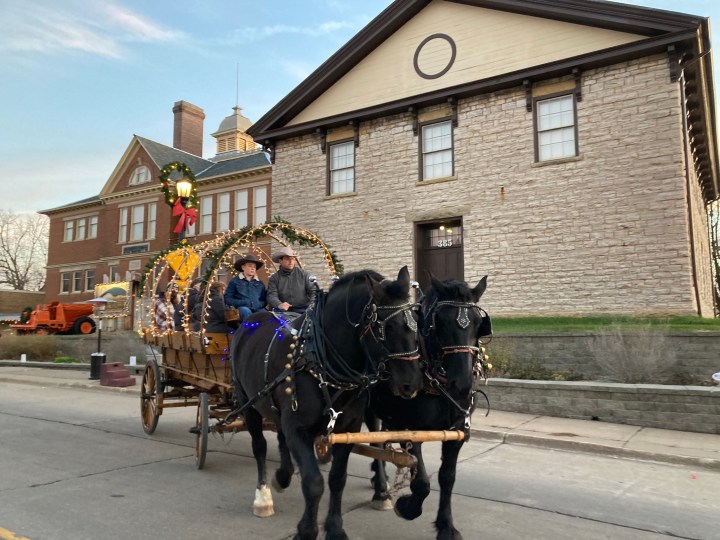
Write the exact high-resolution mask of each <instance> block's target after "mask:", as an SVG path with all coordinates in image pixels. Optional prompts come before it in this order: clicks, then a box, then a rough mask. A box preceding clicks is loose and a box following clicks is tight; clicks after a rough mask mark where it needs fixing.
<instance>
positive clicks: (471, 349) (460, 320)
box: [422, 300, 487, 372]
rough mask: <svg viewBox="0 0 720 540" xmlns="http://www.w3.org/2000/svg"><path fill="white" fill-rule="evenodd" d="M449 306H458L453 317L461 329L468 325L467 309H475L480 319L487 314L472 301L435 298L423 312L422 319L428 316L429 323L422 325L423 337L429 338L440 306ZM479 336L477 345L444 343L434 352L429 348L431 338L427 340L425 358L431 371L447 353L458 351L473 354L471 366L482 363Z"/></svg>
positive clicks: (438, 365)
mask: <svg viewBox="0 0 720 540" xmlns="http://www.w3.org/2000/svg"><path fill="white" fill-rule="evenodd" d="M445 306H450V307H456V308H458V316H457V318H456V319H455V321H456V322H457V324H458V326H459V327H460V328H462V329H463V330H464V329H465V328H467V327H468V326H469V325H470V317H469V316H468V310H473V311H475V312H476V313H477V314H478V316H479V317H480V318H481V319H482V318H483V317H486V316H487V313H486V312H485V310H484V309H482V308H481V307H480V306H478V305H477V304H475V303H473V302H458V301H455V300H440V301H438V300H436V301H435V302H434V303H433V304H432V305H431V306H430V308H429V309H428V310H427V313H426V314H424V317H423V320H427V319H428V318H429V320H430V324H429V325H427V326H426V325H423V328H422V336H423V337H424V338H426V339H427V338H430V337H431V335H432V333H433V330H434V329H435V328H436V327H437V325H436V324H435V317H436V316H437V312H438V310H439V309H440V308H441V307H445ZM480 339H481V338H480V336H478V338H477V340H478V345H477V346H475V345H467V344H465V343H463V344H461V345H444V346H441V347H440V351H439V353H436V352H435V351H433V350H430V348H431V347H432V345H433V344H432V340H428V343H426V348H427V349H428V351H427V360H428V361H429V363H430V368H431V370H432V371H433V372H436V371H437V370H438V369H439V368H440V367H441V366H440V364H441V363H442V362H441V360H442V358H443V357H445V356H447V355H449V354H459V353H467V354H470V355H472V356H474V360H473V366H476V365H478V364H480V365H481V367H482V363H483V355H482V354H481V353H482V352H484V351H482V347H481V341H480Z"/></svg>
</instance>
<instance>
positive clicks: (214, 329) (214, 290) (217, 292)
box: [205, 281, 232, 334]
mask: <svg viewBox="0 0 720 540" xmlns="http://www.w3.org/2000/svg"><path fill="white" fill-rule="evenodd" d="M224 293H225V284H224V283H221V282H220V281H215V282H214V283H212V284H211V285H210V294H209V296H208V301H207V318H206V319H205V331H206V332H210V333H218V334H219V333H225V334H227V333H229V332H231V331H232V328H230V327H229V326H228V324H227V322H226V320H225V301H224V300H223V294H224Z"/></svg>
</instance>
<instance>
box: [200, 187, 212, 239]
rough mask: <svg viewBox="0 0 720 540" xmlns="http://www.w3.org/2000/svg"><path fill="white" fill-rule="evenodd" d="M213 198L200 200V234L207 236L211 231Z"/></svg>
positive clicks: (207, 197)
mask: <svg viewBox="0 0 720 540" xmlns="http://www.w3.org/2000/svg"><path fill="white" fill-rule="evenodd" d="M212 220H213V198H212V195H208V196H206V197H201V198H200V234H209V233H211V232H213V230H212Z"/></svg>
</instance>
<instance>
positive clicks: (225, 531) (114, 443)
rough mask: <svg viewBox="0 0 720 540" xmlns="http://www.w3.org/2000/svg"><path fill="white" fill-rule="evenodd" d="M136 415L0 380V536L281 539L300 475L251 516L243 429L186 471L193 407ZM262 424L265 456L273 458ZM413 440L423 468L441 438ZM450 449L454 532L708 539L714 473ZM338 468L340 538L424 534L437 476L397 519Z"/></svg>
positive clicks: (475, 444)
mask: <svg viewBox="0 0 720 540" xmlns="http://www.w3.org/2000/svg"><path fill="white" fill-rule="evenodd" d="M138 413H139V399H138V396H137V395H135V394H130V393H120V392H118V393H114V392H99V391H93V390H86V389H74V388H62V387H55V388H42V387H35V386H29V385H23V384H14V383H7V382H2V383H0V433H2V438H1V440H2V443H1V444H0V538H1V539H3V540H5V539H6V538H13V536H14V537H19V538H29V539H31V540H56V539H57V540H65V539H73V540H75V539H89V540H95V539H115V538H118V539H120V538H122V539H140V540H141V539H151V538H152V539H165V538H168V539H170V538H172V539H184V538H188V539H195V538H219V539H224V538H228V539H229V538H233V539H238V538H239V539H245V538H247V539H251V538H252V539H255V538H263V539H273V540H274V539H277V540H284V539H288V538H292V535H293V532H294V528H295V523H296V522H297V520H298V519H299V516H300V513H301V510H302V496H301V493H300V489H299V482H298V480H299V479H298V478H296V479H294V481H293V484H292V485H291V487H290V488H289V489H288V490H286V492H284V493H282V494H277V493H276V494H274V499H275V509H276V515H275V516H274V517H271V518H266V519H261V518H257V517H254V516H253V515H252V513H251V503H252V499H253V495H254V487H255V476H256V475H255V463H254V460H253V459H252V454H251V449H250V440H249V437H248V436H247V435H246V434H244V433H238V434H236V435H235V436H234V437H226V438H225V440H223V439H220V438H217V439H212V438H211V440H210V444H209V453H208V456H207V461H206V466H205V469H203V470H201V471H198V470H196V468H195V465H194V455H193V453H194V436H193V435H191V434H190V433H188V428H189V427H190V426H192V425H193V424H194V421H195V409H194V408H184V409H168V410H166V411H164V413H163V415H162V416H161V417H160V421H159V424H158V429H157V431H156V432H155V434H153V435H152V436H148V435H145V433H144V432H143V431H142V428H141V425H140V420H139V414H138ZM268 435H269V437H270V445H269V446H270V454H269V457H270V459H271V460H277V451H276V450H275V445H274V441H273V435H272V434H268ZM424 449H425V454H426V462H427V464H428V469H429V471H430V472H431V473H432V474H433V475H434V474H435V473H436V472H437V469H438V466H439V463H440V459H439V444H437V443H427V444H425V445H424ZM461 458H462V462H461V463H460V464H459V467H458V481H457V484H456V487H455V494H454V497H453V503H454V516H455V522H456V526H457V527H458V529H460V530H461V532H462V533H463V534H464V537H465V539H466V540H473V539H480V538H483V539H515V538H537V539H577V538H584V539H604V538H607V539H610V538H612V539H626V538H627V539H635V538H639V539H645V538H662V537H668V536H669V537H680V538H702V539H711V538H718V537H719V536H720V535H718V533H717V526H716V520H717V515H718V508H720V506H719V505H718V499H717V497H718V496H717V494H718V493H720V472H718V471H715V470H708V469H703V468H699V467H692V466H687V465H682V464H680V465H678V464H675V465H673V464H663V463H653V462H645V461H636V460H631V459H623V458H617V457H608V456H604V455H597V454H587V453H583V452H571V451H564V450H553V449H547V448H535V447H528V446H522V445H514V444H502V443H500V442H498V441H490V440H482V439H480V438H474V439H473V440H472V441H471V442H470V443H468V444H467V445H466V446H465V448H464V449H463V452H462V454H461ZM273 468H274V467H273V465H272V464H271V465H270V469H271V470H272V469H273ZM392 469H393V468H392V467H390V470H392ZM349 474H350V477H349V480H348V485H347V488H346V491H345V497H344V500H343V508H344V522H345V528H346V531H347V532H348V535H349V536H350V538H353V539H360V540H365V539H366V540H370V539H372V540H379V539H385V538H387V539H391V538H392V539H397V540H410V539H413V540H416V539H422V538H427V539H432V538H435V534H434V530H433V525H432V522H433V519H434V512H435V509H436V508H437V502H438V493H437V491H436V490H437V484H436V482H435V478H433V482H434V484H433V492H432V493H431V495H430V497H429V498H428V500H427V501H426V503H425V513H424V514H423V515H422V516H420V517H419V518H418V519H416V520H414V521H411V522H406V521H403V520H401V519H400V518H398V517H397V516H395V515H394V513H393V512H378V511H375V510H372V509H371V508H370V505H369V502H370V497H371V491H370V486H369V481H368V480H369V477H370V471H369V461H368V459H367V458H363V457H361V456H353V457H352V459H351V463H350V467H349ZM402 492H407V488H406V487H405V488H402V490H401V493H402ZM326 499H327V497H325V498H324V504H323V505H322V507H321V511H320V515H321V517H323V516H324V514H325V508H326ZM10 535H12V536H10Z"/></svg>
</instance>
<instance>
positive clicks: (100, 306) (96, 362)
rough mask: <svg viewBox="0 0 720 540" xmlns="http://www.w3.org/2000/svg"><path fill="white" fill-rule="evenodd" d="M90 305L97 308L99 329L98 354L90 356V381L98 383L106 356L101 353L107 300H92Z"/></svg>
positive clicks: (96, 314)
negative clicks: (103, 313)
mask: <svg viewBox="0 0 720 540" xmlns="http://www.w3.org/2000/svg"><path fill="white" fill-rule="evenodd" d="M88 302H89V303H91V304H92V305H93V307H94V308H95V317H97V320H98V327H97V334H98V343H97V352H94V353H92V354H91V355H90V377H89V379H90V380H93V381H96V380H98V379H99V378H100V366H101V365H102V364H104V363H105V355H104V354H103V353H102V352H101V351H102V348H101V347H102V323H103V319H102V312H103V311H104V310H105V307H106V306H107V303H108V301H107V298H100V297H98V298H93V299H92V300H88Z"/></svg>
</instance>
